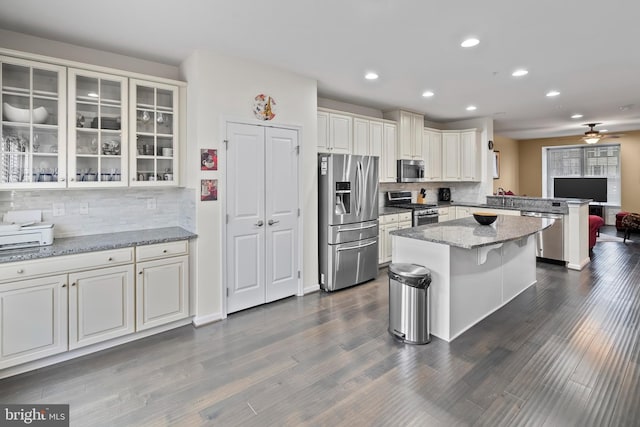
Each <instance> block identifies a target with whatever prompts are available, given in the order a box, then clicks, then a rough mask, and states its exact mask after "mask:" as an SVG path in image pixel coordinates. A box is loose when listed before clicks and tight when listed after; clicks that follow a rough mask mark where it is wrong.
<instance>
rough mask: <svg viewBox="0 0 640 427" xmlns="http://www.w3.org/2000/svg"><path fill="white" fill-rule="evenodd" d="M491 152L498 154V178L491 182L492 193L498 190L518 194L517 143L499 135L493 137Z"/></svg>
mask: <svg viewBox="0 0 640 427" xmlns="http://www.w3.org/2000/svg"><path fill="white" fill-rule="evenodd" d="M493 143H494V144H493V151H498V152H500V178H498V179H494V180H493V192H494V193H496V191H498V188H500V187H501V188H503V189H504V190H505V191H513V192H514V193H515V194H520V176H519V173H518V170H519V168H520V167H519V162H520V159H519V156H518V152H519V151H520V148H519V144H518V141H516V140H515V139H510V138H507V137H504V136H500V135H494V140H493Z"/></svg>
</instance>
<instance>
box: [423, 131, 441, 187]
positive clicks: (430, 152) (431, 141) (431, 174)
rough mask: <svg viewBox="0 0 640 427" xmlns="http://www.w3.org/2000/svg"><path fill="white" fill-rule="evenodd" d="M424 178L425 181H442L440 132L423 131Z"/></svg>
mask: <svg viewBox="0 0 640 427" xmlns="http://www.w3.org/2000/svg"><path fill="white" fill-rule="evenodd" d="M422 155H423V157H424V177H425V180H427V181H442V132H441V131H439V130H435V129H428V128H425V129H424V134H423V135H422Z"/></svg>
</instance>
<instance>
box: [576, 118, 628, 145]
mask: <svg viewBox="0 0 640 427" xmlns="http://www.w3.org/2000/svg"><path fill="white" fill-rule="evenodd" d="M601 124H602V123H587V124H585V125H583V126H588V127H589V130H588V131H586V132H585V133H584V136H583V137H582V140H583V141H584V142H586V143H587V144H595V143H596V142H598V141H600V140H601V139H603V138H620V137H621V136H622V135H621V134H618V135H603V134H602V133H600V131H597V130H595V129H594V127H596V126H598V125H601Z"/></svg>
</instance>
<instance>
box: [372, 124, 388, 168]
mask: <svg viewBox="0 0 640 427" xmlns="http://www.w3.org/2000/svg"><path fill="white" fill-rule="evenodd" d="M384 125H385V123H383V122H379V121H375V120H369V155H370V156H376V157H378V158H379V157H381V156H382V146H383V144H384ZM378 167H380V165H378Z"/></svg>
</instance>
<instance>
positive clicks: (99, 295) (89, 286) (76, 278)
mask: <svg viewBox="0 0 640 427" xmlns="http://www.w3.org/2000/svg"><path fill="white" fill-rule="evenodd" d="M69 283H70V286H69V349H70V350H73V349H75V348H79V347H84V346H87V345H90V344H95V343H98V342H101V341H106V340H108V339H112V338H116V337H120V336H123V335H127V334H130V333H133V332H135V316H134V313H135V299H134V298H135V296H134V278H133V265H131V264H129V265H123V266H118V267H110V268H102V269H98V270H88V271H83V272H79V273H72V274H69Z"/></svg>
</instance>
